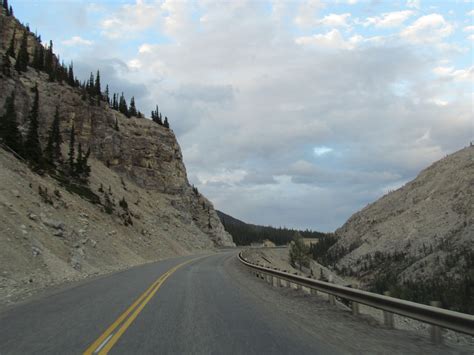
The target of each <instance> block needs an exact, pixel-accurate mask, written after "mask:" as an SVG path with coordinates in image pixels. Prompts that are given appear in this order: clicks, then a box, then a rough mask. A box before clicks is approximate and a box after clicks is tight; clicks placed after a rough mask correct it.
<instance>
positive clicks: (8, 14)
mask: <svg viewBox="0 0 474 355" xmlns="http://www.w3.org/2000/svg"><path fill="white" fill-rule="evenodd" d="M2 6H3V8H4V9H5V15H6V16H11V15H12V14H10V9H9V7H8V0H3V3H2Z"/></svg>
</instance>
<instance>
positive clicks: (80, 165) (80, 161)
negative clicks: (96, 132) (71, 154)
mask: <svg viewBox="0 0 474 355" xmlns="http://www.w3.org/2000/svg"><path fill="white" fill-rule="evenodd" d="M83 159H84V157H83V155H82V145H81V143H80V142H79V144H78V145H77V158H76V163H75V164H74V166H75V168H74V176H77V177H81V176H82V173H83V169H82V168H83Z"/></svg>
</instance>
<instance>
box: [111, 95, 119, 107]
mask: <svg viewBox="0 0 474 355" xmlns="http://www.w3.org/2000/svg"><path fill="white" fill-rule="evenodd" d="M112 108H113V109H114V110H118V103H117V94H115V93H114V97H113V99H112Z"/></svg>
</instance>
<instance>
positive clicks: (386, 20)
mask: <svg viewBox="0 0 474 355" xmlns="http://www.w3.org/2000/svg"><path fill="white" fill-rule="evenodd" d="M413 14H414V12H413V11H411V10H405V11H394V12H386V13H383V14H382V15H381V16H376V17H368V18H367V19H366V21H365V22H364V23H363V24H364V26H375V27H380V28H390V27H398V26H401V25H402V24H403V23H404V22H405V21H406V20H407V19H408V18H409V17H411V16H412V15H413Z"/></svg>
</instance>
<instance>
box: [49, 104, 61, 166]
mask: <svg viewBox="0 0 474 355" xmlns="http://www.w3.org/2000/svg"><path fill="white" fill-rule="evenodd" d="M62 142H63V140H62V137H61V131H60V128H59V109H58V107H56V113H55V114H54V120H53V123H52V124H51V128H50V130H49V134H48V145H47V146H46V149H45V156H46V161H47V162H48V164H49V165H50V166H52V167H55V166H56V165H57V164H58V163H61V162H62V153H61V143H62Z"/></svg>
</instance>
